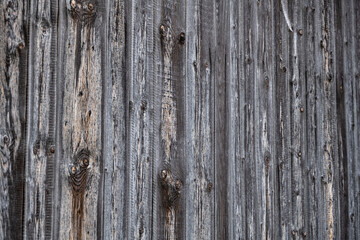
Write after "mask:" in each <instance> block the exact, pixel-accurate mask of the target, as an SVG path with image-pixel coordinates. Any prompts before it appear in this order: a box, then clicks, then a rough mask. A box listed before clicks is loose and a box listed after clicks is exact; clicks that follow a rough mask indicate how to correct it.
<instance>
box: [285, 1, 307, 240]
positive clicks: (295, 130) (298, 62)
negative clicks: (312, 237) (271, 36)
mask: <svg viewBox="0 0 360 240" xmlns="http://www.w3.org/2000/svg"><path fill="white" fill-rule="evenodd" d="M289 6H292V9H291V10H292V11H291V12H292V23H293V24H292V29H293V32H292V34H291V35H290V39H289V41H290V49H291V53H290V59H289V61H290V64H291V69H289V71H291V73H290V74H291V75H292V76H291V80H290V81H291V82H290V86H291V88H290V95H289V97H290V99H289V100H290V102H291V106H290V109H291V118H290V121H291V148H290V149H289V150H290V151H291V178H292V179H291V182H292V185H291V202H292V206H293V215H292V226H291V229H290V230H291V235H292V236H293V237H294V238H296V239H300V238H302V237H304V223H305V216H304V215H305V211H304V210H305V207H304V197H303V195H304V190H303V186H304V183H303V169H304V164H303V163H302V162H303V159H304V158H306V151H305V147H304V144H303V143H304V142H305V138H304V132H305V131H304V129H303V127H304V123H305V122H304V120H303V119H304V111H305V108H304V106H303V103H302V96H303V94H302V92H303V89H304V88H305V81H304V78H303V72H304V69H303V67H302V66H303V64H302V63H303V62H304V61H303V60H304V58H303V56H304V55H303V50H302V48H301V46H302V45H301V43H302V42H301V36H302V33H301V31H303V30H301V31H300V32H299V27H300V28H301V25H302V22H301V19H302V16H301V10H302V3H298V2H296V3H292V2H291V3H289ZM289 12H290V9H289ZM305 236H306V235H305Z"/></svg>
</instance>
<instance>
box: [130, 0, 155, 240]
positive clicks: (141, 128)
mask: <svg viewBox="0 0 360 240" xmlns="http://www.w3.org/2000/svg"><path fill="white" fill-rule="evenodd" d="M129 14H131V15H129V16H128V18H127V19H129V22H130V26H129V28H128V31H129V33H130V36H129V44H128V45H127V46H126V51H127V53H128V54H129V55H127V58H128V59H130V61H131V63H129V65H130V64H131V68H130V70H129V72H128V73H129V78H128V81H129V82H128V89H127V96H128V98H127V99H128V101H129V109H128V114H129V122H128V125H127V128H128V132H127V133H128V142H127V144H128V162H127V171H128V172H127V174H128V191H127V196H126V198H127V201H128V208H129V209H128V214H127V224H128V227H127V234H128V236H127V237H128V238H129V239H149V238H150V236H151V234H152V208H151V207H149V206H151V205H152V192H153V178H154V177H155V178H156V176H153V167H154V165H155V164H156V162H157V161H158V160H157V159H152V158H151V154H152V148H151V147H152V142H151V136H152V134H153V133H152V130H153V128H152V114H151V113H152V112H151V111H152V108H154V105H153V104H152V99H153V95H152V80H153V56H152V55H153V51H154V46H153V44H154V40H153V38H154V34H155V33H154V30H153V28H154V25H153V24H154V22H153V3H152V2H149V1H141V0H139V1H132V2H131V12H130V11H129ZM157 34H158V33H157ZM130 55H131V57H130Z"/></svg>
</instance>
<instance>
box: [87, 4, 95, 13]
mask: <svg viewBox="0 0 360 240" xmlns="http://www.w3.org/2000/svg"><path fill="white" fill-rule="evenodd" d="M88 7H89V10H90V11H91V10H93V9H94V6H93V5H92V4H91V3H89V6H88Z"/></svg>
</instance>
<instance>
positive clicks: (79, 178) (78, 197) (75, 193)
mask: <svg viewBox="0 0 360 240" xmlns="http://www.w3.org/2000/svg"><path fill="white" fill-rule="evenodd" d="M88 165H89V156H88V152H87V151H86V150H84V151H82V152H80V154H79V156H78V157H77V159H75V164H74V165H72V166H71V167H70V184H71V187H72V215H71V221H72V229H73V238H74V239H81V231H82V221H83V216H84V214H83V212H84V193H85V189H86V184H87V175H88V174H87V167H88Z"/></svg>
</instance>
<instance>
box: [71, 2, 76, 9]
mask: <svg viewBox="0 0 360 240" xmlns="http://www.w3.org/2000/svg"><path fill="white" fill-rule="evenodd" d="M71 7H72V8H75V7H76V2H75V0H72V1H71Z"/></svg>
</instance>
